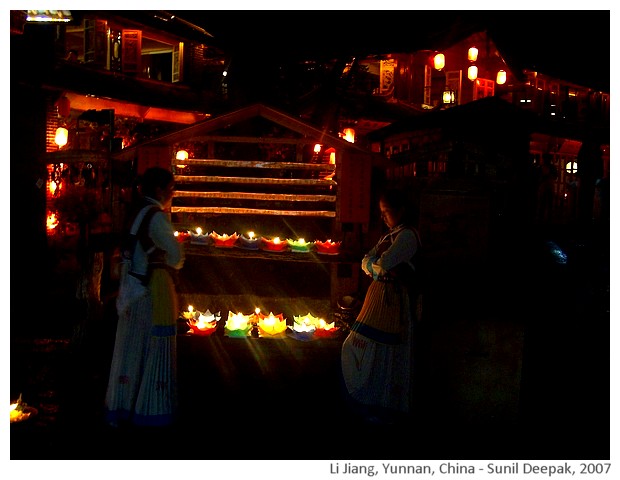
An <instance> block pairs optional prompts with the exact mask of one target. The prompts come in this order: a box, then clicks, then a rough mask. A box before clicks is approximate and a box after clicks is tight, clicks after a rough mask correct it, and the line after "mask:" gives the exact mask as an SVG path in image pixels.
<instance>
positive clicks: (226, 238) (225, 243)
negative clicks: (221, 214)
mask: <svg viewBox="0 0 620 480" xmlns="http://www.w3.org/2000/svg"><path fill="white" fill-rule="evenodd" d="M209 236H210V237H211V239H212V240H213V245H214V246H216V247H219V248H232V247H234V246H235V243H236V242H237V239H238V238H239V235H238V234H237V232H235V233H233V234H232V235H228V234H227V233H224V234H223V235H220V234H219V233H217V232H211V233H210V234H209Z"/></svg>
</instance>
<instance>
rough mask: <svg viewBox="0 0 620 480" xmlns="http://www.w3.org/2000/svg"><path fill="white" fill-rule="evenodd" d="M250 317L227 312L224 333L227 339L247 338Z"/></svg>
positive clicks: (249, 328) (249, 329) (250, 325)
mask: <svg viewBox="0 0 620 480" xmlns="http://www.w3.org/2000/svg"><path fill="white" fill-rule="evenodd" d="M252 316H253V314H252V315H244V314H242V313H240V312H239V313H232V312H230V311H229V312H228V320H226V325H224V333H225V334H226V336H228V337H247V336H248V335H250V332H251V330H252V323H251V320H252Z"/></svg>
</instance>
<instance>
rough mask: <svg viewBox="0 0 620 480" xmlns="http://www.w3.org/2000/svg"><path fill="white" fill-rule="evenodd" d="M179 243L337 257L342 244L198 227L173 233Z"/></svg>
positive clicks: (330, 241)
mask: <svg viewBox="0 0 620 480" xmlns="http://www.w3.org/2000/svg"><path fill="white" fill-rule="evenodd" d="M175 235H176V236H177V238H178V240H179V241H180V242H186V241H189V242H190V243H192V244H194V245H209V246H210V245H212V246H214V247H218V248H233V247H237V248H242V249H245V250H264V251H268V252H285V251H291V252H297V253H309V252H311V251H316V253H319V254H322V255H338V254H339V253H340V245H341V243H342V242H335V241H332V240H331V239H329V240H326V241H324V242H323V241H320V240H315V241H313V242H308V241H306V240H305V239H303V238H298V239H297V240H293V239H290V238H287V239H286V240H281V239H280V237H273V238H267V237H259V236H257V235H255V233H254V232H248V233H247V235H245V234H241V235H239V234H238V233H237V232H235V233H233V234H232V235H228V234H219V233H217V232H215V231H213V232H211V233H203V232H202V229H201V228H200V227H198V228H196V230H195V231H191V230H188V231H185V232H179V231H177V232H175Z"/></svg>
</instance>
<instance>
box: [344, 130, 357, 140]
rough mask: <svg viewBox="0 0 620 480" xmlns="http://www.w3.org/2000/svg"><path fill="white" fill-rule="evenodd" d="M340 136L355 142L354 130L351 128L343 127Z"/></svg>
mask: <svg viewBox="0 0 620 480" xmlns="http://www.w3.org/2000/svg"><path fill="white" fill-rule="evenodd" d="M342 138H343V139H344V140H346V141H347V142H350V143H355V130H354V129H353V128H345V129H344V130H343V131H342Z"/></svg>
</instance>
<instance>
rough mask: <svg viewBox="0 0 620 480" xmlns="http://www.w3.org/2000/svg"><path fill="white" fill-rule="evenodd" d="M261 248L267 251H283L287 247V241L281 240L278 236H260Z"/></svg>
mask: <svg viewBox="0 0 620 480" xmlns="http://www.w3.org/2000/svg"><path fill="white" fill-rule="evenodd" d="M261 248H262V249H263V250H266V251H268V252H283V251H285V250H286V249H288V242H283V241H282V240H280V237H274V238H273V239H271V240H269V239H268V238H265V237H262V238H261Z"/></svg>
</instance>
